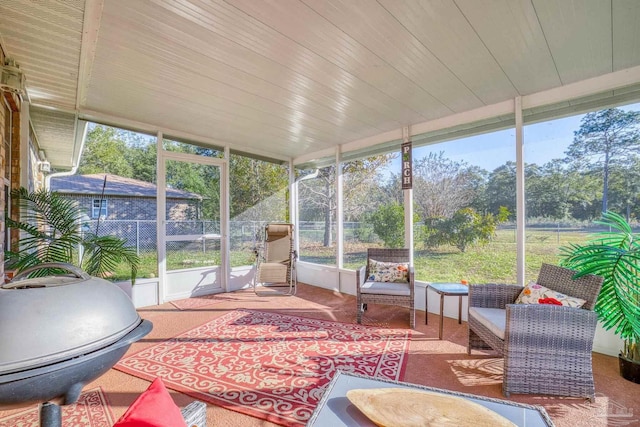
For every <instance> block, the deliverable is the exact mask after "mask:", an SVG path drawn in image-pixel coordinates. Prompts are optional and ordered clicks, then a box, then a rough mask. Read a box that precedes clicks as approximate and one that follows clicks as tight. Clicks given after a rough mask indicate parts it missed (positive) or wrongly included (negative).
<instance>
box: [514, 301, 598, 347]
mask: <svg viewBox="0 0 640 427" xmlns="http://www.w3.org/2000/svg"><path fill="white" fill-rule="evenodd" d="M506 316H507V325H506V329H505V342H510V341H513V340H516V339H518V336H519V337H529V338H528V339H530V340H531V341H534V340H542V341H545V342H550V341H555V342H556V344H554V346H555V347H557V348H560V347H564V346H577V345H578V346H580V347H581V348H589V350H590V349H591V347H592V345H593V337H594V335H595V331H596V324H597V321H598V316H597V315H596V313H595V312H594V311H591V310H583V309H581V308H573V307H564V306H557V305H549V304H508V305H507V306H506ZM580 343H581V344H580ZM535 345H536V346H538V347H540V346H541V345H540V344H535Z"/></svg>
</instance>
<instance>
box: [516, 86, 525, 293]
mask: <svg viewBox="0 0 640 427" xmlns="http://www.w3.org/2000/svg"><path fill="white" fill-rule="evenodd" d="M514 108H515V117H516V226H517V228H516V272H517V277H518V284H520V285H524V284H525V283H524V281H525V238H526V236H525V223H526V214H525V208H526V206H525V193H524V191H525V190H524V179H525V178H524V138H523V121H522V98H521V97H519V96H518V97H516V98H515V100H514Z"/></svg>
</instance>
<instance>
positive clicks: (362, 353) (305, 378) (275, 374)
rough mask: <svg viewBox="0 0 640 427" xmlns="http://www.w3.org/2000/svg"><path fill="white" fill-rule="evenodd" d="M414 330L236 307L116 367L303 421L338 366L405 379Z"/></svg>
mask: <svg viewBox="0 0 640 427" xmlns="http://www.w3.org/2000/svg"><path fill="white" fill-rule="evenodd" d="M410 334H411V331H410V330H408V329H384V328H373V327H368V326H362V325H355V324H348V323H338V322H330V321H325V320H318V319H309V318H303V317H296V316H290V315H285V314H279V313H270V312H262V311H253V310H236V311H232V312H230V313H227V314H225V315H223V316H221V317H219V318H217V319H214V320H212V321H210V322H208V323H205V324H204V325H202V326H199V327H197V328H195V329H192V330H190V331H187V332H185V333H183V334H180V335H179V336H177V337H176V338H172V339H170V340H168V341H165V342H162V343H160V344H156V345H154V346H151V347H149V348H146V349H144V350H142V351H140V352H138V353H135V354H133V355H131V356H128V357H125V358H123V359H121V360H120V362H119V363H118V364H117V365H116V369H118V370H121V371H123V372H126V373H129V374H131V375H135V376H137V377H140V378H144V379H147V380H152V379H153V378H155V377H157V376H158V377H162V379H163V380H164V382H165V384H166V385H167V387H169V388H172V389H174V390H176V391H179V392H182V393H185V394H188V395H190V396H193V397H194V398H196V399H200V400H203V401H206V402H209V403H213V404H216V405H219V406H222V407H224V408H227V409H231V410H233V411H237V412H242V413H245V414H248V415H251V416H254V417H257V418H261V419H266V420H269V421H271V422H274V423H276V424H281V425H285V426H303V425H305V423H306V421H307V420H308V419H309V417H310V416H311V413H312V412H313V410H314V409H315V407H316V405H317V403H318V401H319V400H320V398H321V397H322V394H323V392H324V389H325V388H326V386H327V384H328V383H329V381H330V380H331V378H332V377H333V375H334V374H335V372H336V370H338V369H339V370H342V371H345V372H353V373H358V374H362V375H369V376H372V377H379V378H385V379H392V380H402V377H403V375H404V369H405V365H406V353H407V350H408V348H409V339H410V338H411V335H410Z"/></svg>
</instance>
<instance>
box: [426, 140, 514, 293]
mask: <svg viewBox="0 0 640 427" xmlns="http://www.w3.org/2000/svg"><path fill="white" fill-rule="evenodd" d="M413 176H414V181H413V195H414V265H415V269H416V279H419V280H424V281H429V282H460V281H461V280H467V281H469V282H471V283H486V282H507V283H513V282H515V280H516V234H515V217H516V165H515V135H514V129H508V130H503V131H498V132H492V133H487V134H482V135H477V136H473V137H467V138H462V139H457V140H453V141H448V142H444V143H439V144H432V145H426V146H422V147H418V148H414V150H413Z"/></svg>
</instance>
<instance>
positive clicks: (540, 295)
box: [516, 282, 587, 308]
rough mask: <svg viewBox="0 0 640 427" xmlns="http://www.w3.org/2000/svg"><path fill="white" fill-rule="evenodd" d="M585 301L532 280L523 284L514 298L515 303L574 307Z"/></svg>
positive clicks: (578, 306)
mask: <svg viewBox="0 0 640 427" xmlns="http://www.w3.org/2000/svg"><path fill="white" fill-rule="evenodd" d="M585 302H587V301H586V300H583V299H581V298H576V297H570V296H568V295H565V294H561V293H560V292H556V291H554V290H551V289H549V288H546V287H544V286H542V285H539V284H537V283H534V282H531V283H529V284H528V285H527V286H525V287H524V289H523V290H522V292H520V295H518V298H517V299H516V304H553V305H564V306H565V307H574V308H580V307H582V306H583V305H584V303H585Z"/></svg>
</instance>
